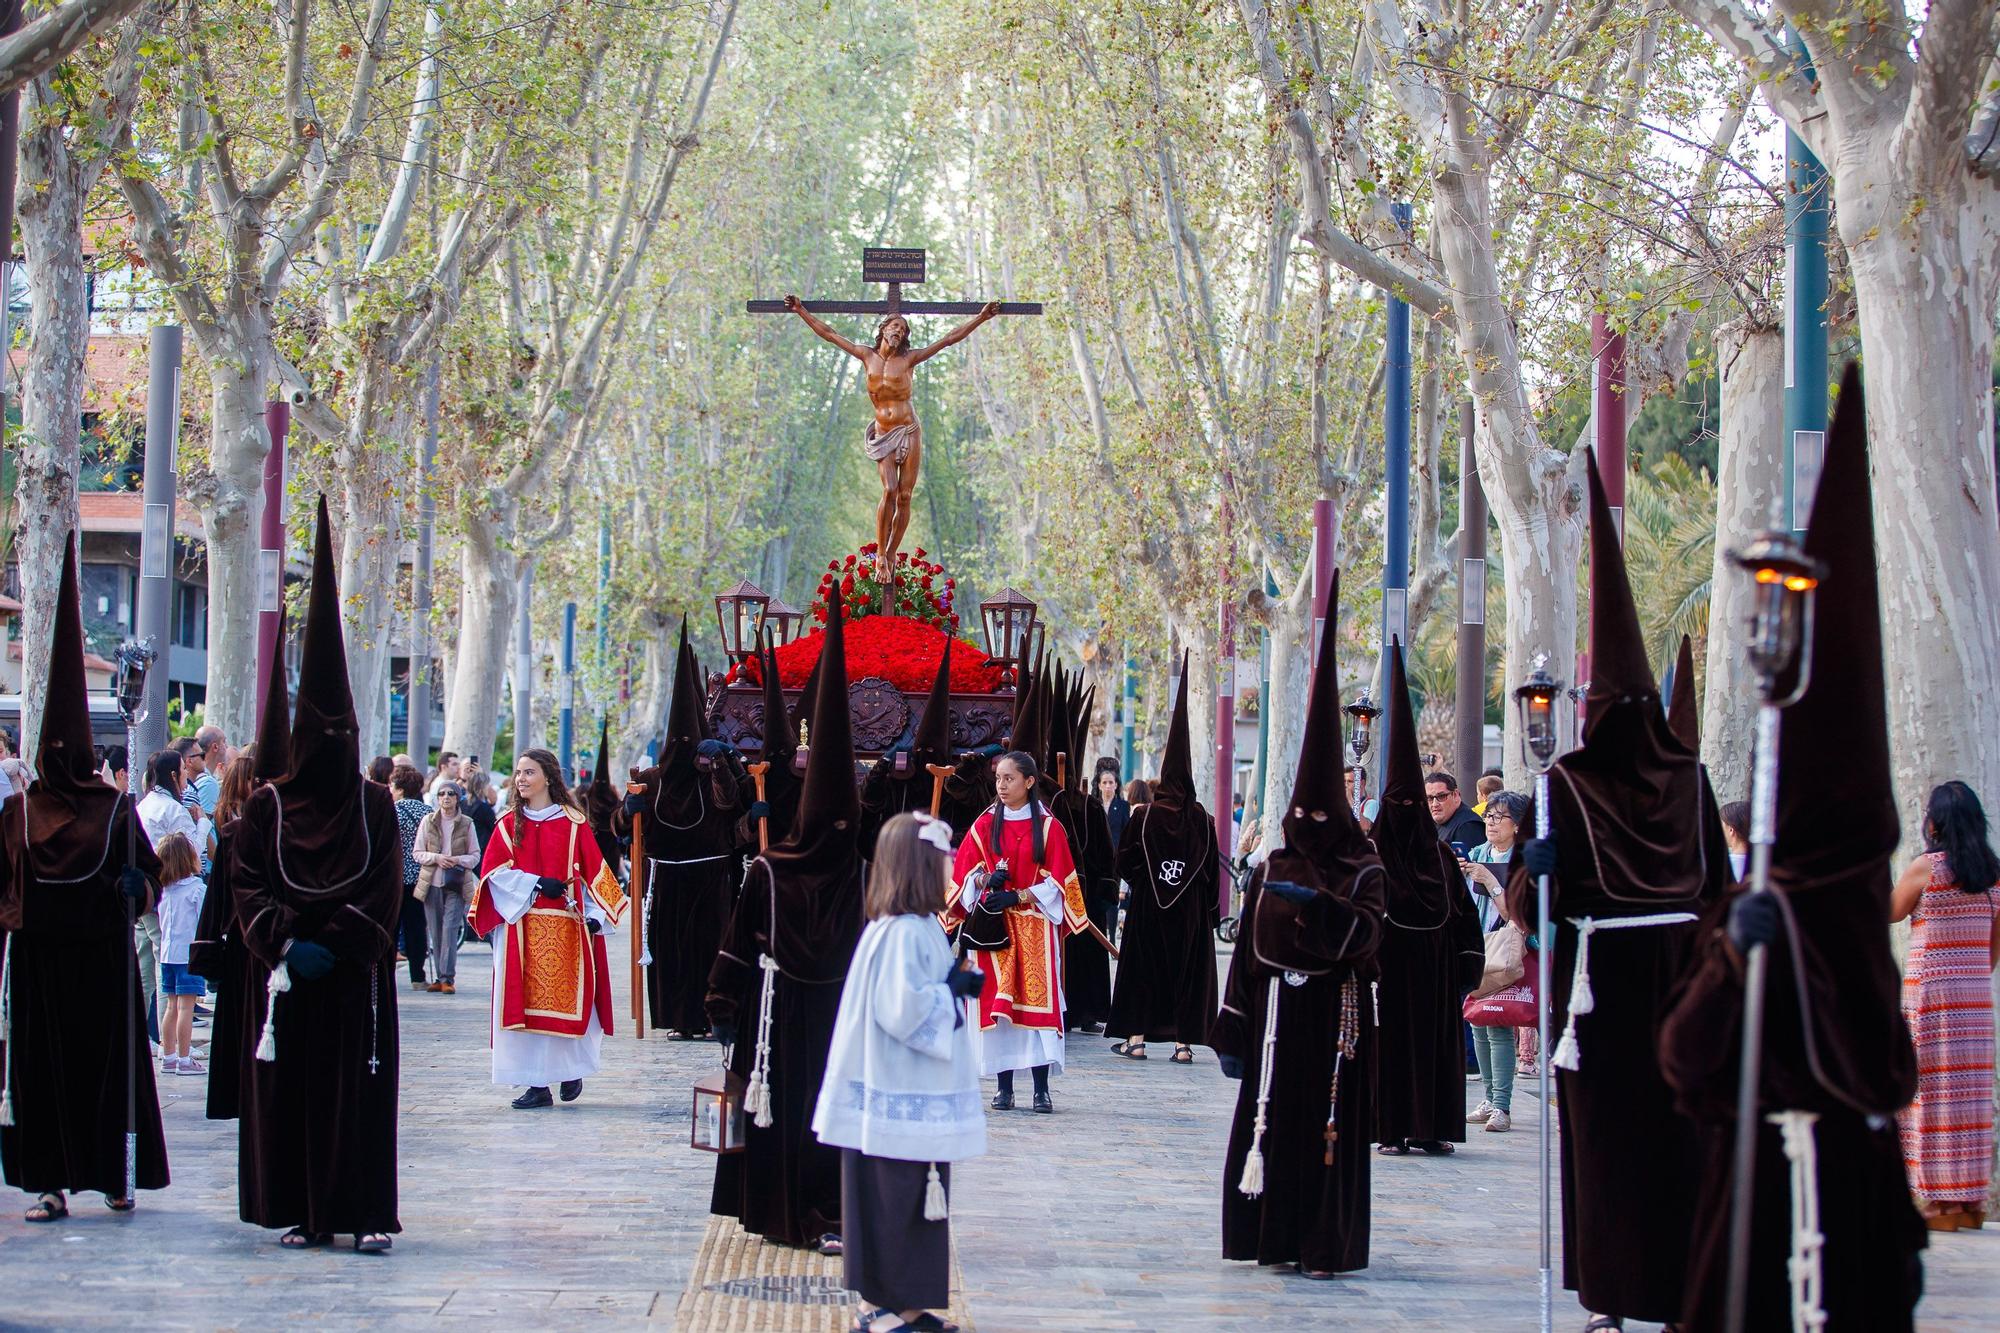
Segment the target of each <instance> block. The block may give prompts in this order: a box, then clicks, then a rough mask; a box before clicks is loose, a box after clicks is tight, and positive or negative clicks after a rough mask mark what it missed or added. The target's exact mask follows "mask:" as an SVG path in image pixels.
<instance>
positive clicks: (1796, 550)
mask: <svg viewBox="0 0 2000 1333" xmlns="http://www.w3.org/2000/svg"><path fill="white" fill-rule="evenodd" d="M1729 559H1730V562H1731V563H1732V564H1734V565H1735V566H1736V567H1737V568H1738V569H1741V570H1743V571H1744V572H1745V573H1747V574H1749V575H1750V577H1751V580H1752V581H1753V583H1754V584H1755V594H1754V597H1753V599H1752V601H1751V608H1750V644H1749V656H1750V666H1751V669H1752V670H1754V671H1755V672H1756V673H1757V738H1756V748H1755V751H1754V753H1753V755H1752V758H1751V767H1750V889H1749V891H1750V893H1752V894H1759V893H1768V892H1769V891H1770V887H1771V883H1770V880H1771V847H1772V845H1773V844H1774V843H1775V842H1776V841H1777V823H1778V714H1779V713H1780V712H1781V711H1783V710H1784V709H1786V708H1789V707H1791V705H1793V704H1795V703H1797V702H1798V701H1799V697H1800V696H1801V695H1803V694H1804V693H1805V691H1806V684H1807V682H1808V681H1809V680H1810V678H1811V675H1812V621H1813V598H1814V594H1815V590H1816V589H1817V588H1818V587H1819V580H1820V575H1821V574H1822V573H1823V572H1824V571H1823V567H1822V566H1821V565H1820V563H1819V562H1818V561H1816V560H1814V559H1812V558H1811V557H1810V556H1808V555H1806V553H1805V552H1804V550H1802V549H1801V548H1800V547H1799V545H1798V543H1797V542H1795V541H1794V540H1793V539H1792V537H1791V534H1790V533H1788V532H1785V531H1782V530H1774V531H1770V532H1765V533H1761V534H1759V535H1758V536H1757V537H1756V538H1755V539H1753V540H1752V541H1751V543H1750V545H1748V546H1747V547H1745V548H1744V549H1743V550H1741V551H1733V552H1731V553H1730V556H1729ZM1770 965H1771V964H1770V957H1769V946H1767V945H1763V944H1754V945H1752V946H1751V947H1750V950H1749V953H1748V955H1747V956H1746V957H1745V959H1744V965H1743V1047H1742V1051H1741V1059H1740V1062H1739V1064H1738V1066H1737V1072H1736V1145H1735V1155H1734V1159H1733V1161H1732V1163H1731V1166H1730V1180H1729V1285H1728V1289H1727V1302H1728V1303H1727V1304H1726V1305H1725V1306H1724V1311H1725V1327H1726V1328H1727V1329H1728V1333H1743V1327H1744V1318H1745V1314H1746V1311H1747V1310H1748V1308H1749V1292H1750V1213H1751V1202H1752V1198H1753V1196H1754V1194H1755V1179H1754V1177H1755V1174H1756V1169H1757V1100H1758V1098H1757V1092H1758V1085H1759V1083H1760V1082H1761V1081H1762V1080H1761V1077H1760V1075H1761V1071H1762V1067H1763V1062H1764V1059H1763V1057H1764V1049H1763V1048H1764V996H1765V992H1766V990H1767V989H1768V987H1769V973H1770Z"/></svg>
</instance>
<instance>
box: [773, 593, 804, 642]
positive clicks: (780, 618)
mask: <svg viewBox="0 0 2000 1333" xmlns="http://www.w3.org/2000/svg"><path fill="white" fill-rule="evenodd" d="M805 618H806V613H805V612H803V611H800V610H798V609H797V608H795V607H791V606H787V605H786V604H785V603H784V602H782V601H780V600H779V599H778V598H776V597H773V598H772V599H771V602H770V605H768V606H766V607H765V608H764V624H765V625H766V626H767V627H769V629H770V631H771V643H772V645H773V646H774V647H775V646H776V645H778V644H781V643H790V642H791V641H792V635H794V634H796V633H798V629H799V622H800V621H802V620H804V619H805Z"/></svg>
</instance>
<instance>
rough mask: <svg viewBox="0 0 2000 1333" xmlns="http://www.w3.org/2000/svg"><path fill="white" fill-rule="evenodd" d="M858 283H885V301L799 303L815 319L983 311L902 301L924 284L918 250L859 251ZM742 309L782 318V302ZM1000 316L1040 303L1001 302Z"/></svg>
mask: <svg viewBox="0 0 2000 1333" xmlns="http://www.w3.org/2000/svg"><path fill="white" fill-rule="evenodd" d="M861 280H862V281H863V282H880V283H886V284H887V285H888V288H889V299H888V300H886V301H803V302H801V303H800V304H802V305H804V306H805V308H806V309H808V310H810V311H812V312H813V313H814V314H815V315H976V314H978V313H979V312H980V311H981V310H984V309H985V308H986V302H984V301H905V300H904V299H903V287H904V285H905V284H908V285H910V286H913V287H914V286H915V285H917V284H918V283H920V282H922V281H923V280H924V252H923V251H922V250H920V249H878V248H876V247H873V246H869V247H866V248H864V249H863V250H862V251H861ZM743 308H744V309H745V310H747V311H749V312H750V313H751V314H753V315H782V314H786V313H787V311H786V310H785V303H784V302H783V301H746V302H744V303H743ZM1000 313H1001V314H1003V315H1039V314H1041V313H1042V303H1041V302H1040V301H1002V302H1001V303H1000Z"/></svg>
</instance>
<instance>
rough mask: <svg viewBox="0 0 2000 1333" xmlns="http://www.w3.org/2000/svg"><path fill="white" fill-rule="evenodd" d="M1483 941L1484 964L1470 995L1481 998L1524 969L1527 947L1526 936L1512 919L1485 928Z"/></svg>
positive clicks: (1516, 978)
mask: <svg viewBox="0 0 2000 1333" xmlns="http://www.w3.org/2000/svg"><path fill="white" fill-rule="evenodd" d="M1482 944H1483V945H1484V947H1485V951H1486V968H1485V971H1484V972H1483V973H1482V974H1481V975H1480V978H1479V984H1478V985H1477V986H1474V987H1473V988H1472V995H1471V997H1470V998H1472V999H1484V998H1485V997H1487V996H1488V995H1491V994H1493V992H1495V991H1497V990H1500V989H1502V988H1503V987H1506V986H1511V985H1513V984H1514V983H1515V982H1517V981H1519V980H1520V979H1521V975H1522V973H1523V972H1524V971H1525V970H1526V969H1525V968H1524V966H1523V964H1522V955H1523V954H1524V953H1526V951H1527V947H1528V939H1527V936H1525V935H1523V934H1522V933H1521V928H1520V927H1519V926H1516V925H1514V924H1512V923H1511V922H1509V923H1505V924H1502V925H1501V927H1500V929H1498V930H1491V931H1488V932H1487V933H1486V935H1485V938H1484V939H1483V940H1482Z"/></svg>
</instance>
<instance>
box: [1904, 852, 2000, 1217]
mask: <svg viewBox="0 0 2000 1333" xmlns="http://www.w3.org/2000/svg"><path fill="white" fill-rule="evenodd" d="M1928 855H1929V857H1930V861H1931V882H1930V884H1929V885H1927V886H1926V887H1925V889H1924V896H1923V901H1921V902H1920V903H1918V904H1917V911H1916V917H1915V920H1914V922H1913V924H1912V926H1911V931H1910V955H1909V966H1908V970H1907V971H1906V972H1905V973H1904V976H1903V1018H1904V1020H1905V1021H1906V1022H1908V1023H1909V1025H1910V1036H1911V1039H1912V1040H1914V1041H1915V1043H1916V1047H1917V1071H1918V1083H1917V1099H1916V1100H1915V1101H1913V1102H1911V1103H1910V1104H1909V1106H1907V1107H1905V1108H1904V1109H1903V1111H1902V1113H1901V1114H1900V1115H1899V1116H1898V1117H1897V1119H1898V1121H1899V1123H1900V1125H1901V1127H1902V1136H1903V1162H1904V1166H1905V1168H1906V1169H1907V1170H1908V1172H1909V1177H1910V1192H1911V1193H1913V1194H1915V1195H1916V1196H1917V1197H1918V1198H1919V1199H1922V1200H1925V1201H1928V1202H1965V1203H1983V1202H1984V1201H1985V1199H1986V1191H1987V1187H1988V1186H1989V1184H1990V1183H1991V1180H1990V1175H1991V1164H1992V1160H1993V992H1992V985H1993V957H1992V939H1993V919H1994V917H1995V915H2000V888H1989V889H1987V890H1986V891H1985V892H1983V893H1967V892H1965V891H1964V890H1962V889H1960V888H1959V887H1958V881H1957V880H1955V879H1953V878H1952V873H1951V868H1950V867H1949V866H1947V865H1946V864H1945V862H1944V854H1943V853H1942V852H1931V853H1929V854H1928Z"/></svg>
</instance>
